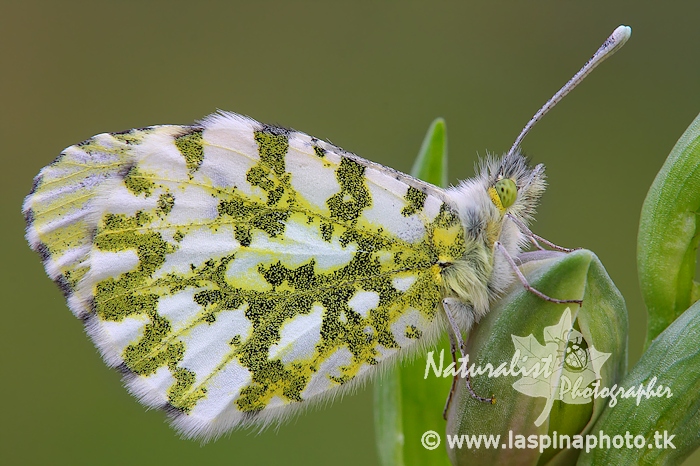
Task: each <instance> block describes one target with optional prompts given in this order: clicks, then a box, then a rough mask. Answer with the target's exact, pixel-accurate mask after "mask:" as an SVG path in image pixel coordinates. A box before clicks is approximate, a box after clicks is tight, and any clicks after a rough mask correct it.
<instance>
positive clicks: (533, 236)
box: [506, 214, 581, 252]
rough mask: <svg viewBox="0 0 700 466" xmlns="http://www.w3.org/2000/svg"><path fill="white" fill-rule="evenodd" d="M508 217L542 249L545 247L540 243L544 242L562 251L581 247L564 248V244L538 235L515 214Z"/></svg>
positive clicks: (571, 250)
mask: <svg viewBox="0 0 700 466" xmlns="http://www.w3.org/2000/svg"><path fill="white" fill-rule="evenodd" d="M506 215H507V216H508V218H509V219H510V220H511V221H512V222H513V223H515V226H517V227H518V229H519V230H520V231H521V232H523V233H524V234H525V236H527V238H528V239H529V240H530V242H531V243H532V244H533V245H534V246H535V247H536V248H537V249H540V250H544V248H543V247H542V246H541V245H540V243H544V244H545V245H547V246H549V247H550V248H552V249H554V250H555V251H561V252H573V251H576V250H577V249H581V248H564V247H562V246H558V245H556V244H554V243H552V242H551V241H549V240H546V239H544V238H542V237H541V236H538V235H536V234H534V233H533V232H532V230H530V229H529V228H528V227H527V225H525V224H524V223H523V222H521V221H520V220H519V219H517V218H515V216H513V215H511V214H506Z"/></svg>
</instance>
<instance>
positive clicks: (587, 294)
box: [447, 250, 628, 464]
mask: <svg viewBox="0 0 700 466" xmlns="http://www.w3.org/2000/svg"><path fill="white" fill-rule="evenodd" d="M529 254H531V255H528V254H524V255H523V258H525V257H535V258H537V257H541V256H545V257H547V258H546V259H544V260H533V261H530V262H526V263H525V264H524V265H523V266H522V267H521V270H522V271H523V273H524V274H525V276H526V277H527V279H528V282H529V283H530V284H531V285H532V286H534V287H535V288H537V289H538V290H540V291H542V292H543V293H545V294H547V295H548V296H551V297H555V298H560V299H581V298H583V305H582V306H581V307H579V306H578V305H576V304H556V303H552V302H549V301H545V300H543V299H541V298H539V297H537V296H535V295H534V294H532V293H530V292H529V291H526V290H525V289H524V287H523V286H522V284H521V283H520V282H518V281H517V280H516V281H515V282H514V283H513V284H512V285H511V287H510V288H509V290H508V291H507V293H506V294H505V295H504V297H503V298H502V299H500V300H499V301H498V302H496V303H495V304H494V305H493V307H492V309H491V311H490V312H489V313H488V314H487V315H486V316H485V317H484V318H483V319H482V321H481V322H480V323H479V324H478V325H477V326H476V327H475V328H474V330H473V331H472V332H471V334H470V335H469V339H468V342H467V352H468V354H469V357H470V359H469V366H471V365H472V364H476V366H477V367H486V366H487V364H489V363H490V364H492V366H493V367H494V368H495V367H498V366H499V365H500V364H502V363H505V364H506V366H505V367H510V365H511V361H512V360H513V358H514V354H515V350H516V348H521V349H522V348H524V347H529V348H531V349H532V354H531V355H529V357H528V359H527V361H530V363H532V362H533V359H535V360H541V358H543V357H545V356H544V354H540V353H541V352H542V351H545V352H549V354H551V358H552V365H551V366H550V367H551V369H552V371H553V375H551V376H549V377H541V378H539V379H538V380H535V379H537V378H536V377H532V380H527V376H526V375H523V374H522V373H519V374H518V375H517V376H512V375H501V376H498V377H493V378H489V377H488V375H487V374H483V375H476V376H474V377H472V386H473V389H474V390H475V392H476V393H477V394H479V395H481V396H491V395H494V396H495V398H496V403H495V404H493V405H491V404H488V403H484V402H481V401H478V400H476V399H474V398H472V397H471V396H470V394H469V392H468V391H467V389H466V384H465V383H464V382H463V381H460V383H459V384H458V385H457V391H456V396H455V398H454V399H453V401H452V404H451V406H450V410H449V414H448V425H447V433H448V435H450V434H457V435H461V434H467V435H476V436H478V435H479V434H485V435H487V436H488V435H500V436H501V438H500V440H499V442H498V443H499V445H498V448H485V447H484V446H483V445H482V447H481V448H471V449H469V448H466V446H465V447H463V448H454V449H451V450H449V455H450V458H451V460H452V462H453V463H454V464H547V463H549V464H572V462H575V460H576V456H577V455H578V453H579V450H576V449H568V450H567V449H564V450H558V449H553V448H549V449H547V450H545V451H544V452H542V453H541V452H540V451H539V450H538V449H530V448H500V446H501V445H502V444H504V443H506V444H508V441H509V440H508V439H509V432H510V431H512V433H513V439H514V441H515V440H516V436H518V435H522V436H524V438H527V437H528V436H530V435H538V436H539V435H545V434H549V435H552V434H553V432H554V431H556V432H557V433H558V434H559V435H561V434H568V435H575V434H582V433H586V432H588V431H589V430H590V428H591V426H592V425H593V423H594V422H595V421H596V419H597V418H598V416H599V415H600V413H601V412H602V411H603V409H604V407H605V403H606V400H603V399H594V398H592V397H589V398H588V399H587V400H583V399H582V397H581V396H578V397H577V398H575V399H574V397H572V396H571V392H570V391H569V392H567V393H568V395H567V394H566V393H565V394H564V395H561V392H560V390H559V387H561V386H566V385H565V384H566V383H568V384H569V385H568V387H569V388H572V387H573V386H574V385H575V384H576V380H577V378H578V377H581V378H582V380H583V382H582V385H581V389H583V388H585V387H586V384H588V383H589V382H590V381H591V380H595V379H597V378H598V379H600V380H601V386H612V385H613V384H615V383H618V381H619V380H620V379H621V378H622V376H623V374H624V373H625V369H626V364H627V323H628V322H627V311H626V308H625V304H624V300H623V299H622V296H621V295H620V293H619V291H618V290H617V288H615V286H614V284H613V283H612V281H611V280H610V277H609V276H608V274H607V272H606V271H605V269H604V268H603V266H602V265H601V264H600V262H599V260H598V258H597V257H596V256H595V255H594V254H593V253H592V252H590V251H586V250H578V251H575V252H573V253H570V254H563V253H554V252H548V253H529ZM567 308H568V309H569V311H568V312H567ZM567 315H568V317H567ZM572 322H573V330H572V327H571V324H572ZM535 342H536V343H537V345H535V344H534V343H535ZM586 349H587V351H586ZM577 351H579V352H581V353H580V354H579V356H580V357H578V358H577V357H576V355H577V354H578V353H577ZM603 353H605V354H604V355H603ZM522 356H524V354H521V358H522ZM531 358H532V359H531ZM521 360H522V359H521ZM595 361H597V363H596V362H595ZM522 364H523V365H524V366H526V365H527V364H526V362H523V363H522ZM516 367H517V366H516ZM586 370H588V371H589V372H590V371H591V370H594V372H595V374H596V375H595V376H594V377H591V375H590V373H589V374H588V375H586V373H585V371H586ZM579 373H580V374H581V375H580V376H579V375H578V374H579ZM528 382H529V383H531V385H529V387H530V388H527V387H528ZM535 383H537V384H538V385H537V386H536V387H535V386H534V384H535ZM583 401H586V402H585V403H584V402H583ZM514 445H515V443H514Z"/></svg>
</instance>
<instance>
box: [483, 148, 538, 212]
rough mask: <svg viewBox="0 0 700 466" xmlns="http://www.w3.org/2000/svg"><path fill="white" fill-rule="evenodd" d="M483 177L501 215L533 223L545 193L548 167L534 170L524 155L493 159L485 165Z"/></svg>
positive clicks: (518, 154) (516, 153)
mask: <svg viewBox="0 0 700 466" xmlns="http://www.w3.org/2000/svg"><path fill="white" fill-rule="evenodd" d="M480 171H481V177H482V179H484V180H486V183H485V184H486V190H487V193H488V195H489V198H490V199H491V202H492V203H493V204H494V205H495V206H496V207H497V208H498V210H499V212H501V214H503V215H505V214H506V213H510V214H513V215H516V216H518V217H520V218H522V219H523V220H529V219H531V218H532V216H533V215H534V214H535V209H536V207H537V204H538V203H539V200H540V197H541V196H542V193H543V192H544V189H545V186H546V183H545V175H544V165H537V166H535V167H534V168H531V167H530V166H529V165H528V162H527V159H526V158H525V156H523V155H522V154H521V153H520V152H517V151H516V152H514V153H512V154H506V155H504V156H503V157H501V158H489V159H487V160H486V161H485V162H484V163H483V164H482V166H481V170H480Z"/></svg>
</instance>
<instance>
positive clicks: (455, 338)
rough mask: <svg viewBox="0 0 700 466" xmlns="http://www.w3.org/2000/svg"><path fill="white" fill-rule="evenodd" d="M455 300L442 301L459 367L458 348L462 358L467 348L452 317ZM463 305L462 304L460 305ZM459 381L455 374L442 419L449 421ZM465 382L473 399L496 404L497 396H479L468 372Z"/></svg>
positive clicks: (451, 347) (453, 359) (452, 351)
mask: <svg viewBox="0 0 700 466" xmlns="http://www.w3.org/2000/svg"><path fill="white" fill-rule="evenodd" d="M452 301H453V300H451V299H449V298H446V299H443V300H442V308H443V309H444V311H445V316H447V321H448V322H449V324H450V329H448V332H447V333H448V335H449V336H450V351H451V353H452V361H453V362H454V364H455V367H457V357H456V356H457V354H456V347H457V346H459V352H460V353H461V355H462V357H465V356H466V354H467V347H466V345H465V344H464V340H463V339H462V331H461V330H460V328H459V325H457V322H456V321H455V318H454V316H453V315H452V312H451V305H450V302H452ZM460 305H461V303H460ZM458 379H459V376H458V375H457V374H455V376H454V377H453V378H452V386H451V387H450V393H449V394H448V395H447V401H445V409H443V411H442V417H443V418H444V419H447V409H448V408H449V407H450V403H451V402H452V397H453V396H454V393H455V390H456V388H457V381H458ZM464 381H465V382H466V384H467V390H469V394H470V395H471V396H472V398H475V399H477V400H479V401H482V402H484V403H490V404H494V403H496V398H495V396H493V395H492V396H491V397H489V398H486V397H483V396H480V395H478V394H477V393H476V392H475V391H474V389H473V388H472V383H471V376H470V375H469V372H467V374H466V376H465V377H464Z"/></svg>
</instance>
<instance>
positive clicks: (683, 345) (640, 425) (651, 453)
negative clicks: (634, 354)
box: [578, 120, 700, 465]
mask: <svg viewBox="0 0 700 466" xmlns="http://www.w3.org/2000/svg"><path fill="white" fill-rule="evenodd" d="M696 121H697V120H696ZM699 341H700V303H695V304H694V305H693V306H691V307H690V308H689V309H688V310H687V311H685V312H684V313H683V314H682V315H681V316H680V317H678V319H676V320H675V321H674V322H673V323H672V324H671V325H670V326H668V327H667V328H666V330H664V331H663V332H662V333H661V334H660V335H659V336H658V337H657V338H656V339H655V340H654V341H653V342H652V343H651V344H650V345H649V348H648V349H647V351H646V352H645V353H644V355H642V358H641V359H640V360H639V362H638V363H637V364H636V365H635V366H634V367H633V368H632V370H631V371H630V372H629V374H627V376H626V377H625V378H624V379H623V380H622V381H621V382H620V383H619V386H620V387H624V389H625V390H628V389H630V388H633V387H639V386H640V385H644V387H647V388H648V387H649V385H650V382H651V380H652V379H653V378H656V383H655V385H654V387H652V391H654V392H656V391H658V390H660V393H661V395H662V396H661V397H651V398H649V399H647V397H646V396H642V398H641V400H640V402H639V404H637V399H636V397H632V398H621V397H619V398H618V400H617V404H616V405H615V406H613V407H606V408H605V410H604V411H603V414H602V415H601V417H600V419H599V420H598V422H597V423H596V425H595V427H594V429H593V432H594V433H597V432H599V431H603V432H604V433H605V434H606V435H609V436H610V437H611V438H612V436H613V435H625V433H626V432H629V433H630V434H631V435H633V436H636V435H643V436H644V446H643V447H642V448H639V449H637V448H620V449H617V448H597V449H595V450H593V451H590V452H588V453H583V454H581V457H580V459H579V463H578V464H581V465H606V464H620V465H628V464H629V465H636V464H640V465H657V464H680V463H681V462H682V461H683V459H685V458H686V457H688V456H689V455H690V453H692V452H693V450H695V449H696V448H698V447H699V446H700V398H698V393H700V345H699V344H698V342H699ZM662 385H663V387H668V388H669V389H670V393H672V396H671V397H670V398H669V397H666V396H664V395H666V394H667V392H664V391H663V389H662V388H661V386H662ZM664 431H666V432H667V435H668V436H669V437H670V436H671V435H675V437H674V438H673V439H672V442H673V445H674V446H675V449H673V448H665V449H664V448H656V447H655V445H654V447H653V448H648V445H649V443H653V442H655V440H654V433H655V432H660V433H661V435H662V436H663V432H664ZM640 444H641V442H640ZM661 444H662V445H663V441H662V442H661Z"/></svg>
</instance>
